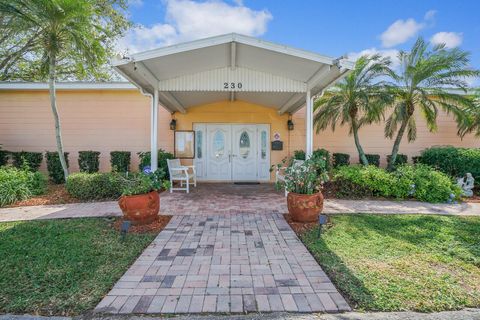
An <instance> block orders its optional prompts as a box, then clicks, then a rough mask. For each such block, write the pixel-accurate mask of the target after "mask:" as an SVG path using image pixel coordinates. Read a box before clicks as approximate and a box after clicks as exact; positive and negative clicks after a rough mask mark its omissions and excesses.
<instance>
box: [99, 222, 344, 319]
mask: <svg viewBox="0 0 480 320" xmlns="http://www.w3.org/2000/svg"><path fill="white" fill-rule="evenodd" d="M349 309H350V308H349V306H348V304H347V303H346V302H345V300H344V299H343V297H342V296H341V295H340V294H339V293H338V291H337V290H336V289H335V287H334V285H333V284H332V283H331V282H330V280H329V278H328V277H327V276H326V275H325V273H324V272H323V271H322V269H321V268H320V266H319V265H318V264H317V262H316V261H315V259H314V258H313V257H312V256H311V255H310V253H309V252H308V251H307V249H306V248H305V246H304V245H303V244H302V243H301V242H300V240H299V239H298V238H297V236H296V235H295V233H294V232H293V231H292V229H291V228H290V226H289V225H288V224H287V223H286V222H285V220H284V219H283V217H282V216H281V215H280V214H271V215H265V214H242V215H226V214H220V215H215V216H206V215H197V216H174V217H173V218H172V220H171V221H170V223H169V224H168V226H167V227H166V228H165V229H164V230H163V231H162V232H161V233H160V234H159V235H158V236H157V238H156V239H155V240H154V241H153V243H152V244H151V245H150V246H149V247H148V248H147V249H146V250H145V251H144V252H143V253H142V255H141V256H140V257H139V258H138V260H137V261H136V262H135V263H134V264H133V265H132V266H131V267H130V269H129V270H128V271H127V272H126V273H125V275H124V276H123V277H122V278H121V279H120V281H119V282H117V284H116V285H115V287H114V288H113V289H112V290H111V291H110V293H108V295H107V296H106V297H105V298H104V299H103V300H102V301H101V302H100V304H99V305H98V306H97V308H96V309H95V310H96V311H97V312H105V313H201V312H232V313H241V312H254V311H261V312H269V311H292V312H311V311H327V312H338V311H346V310H349Z"/></svg>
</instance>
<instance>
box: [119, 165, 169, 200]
mask: <svg viewBox="0 0 480 320" xmlns="http://www.w3.org/2000/svg"><path fill="white" fill-rule="evenodd" d="M165 177H166V174H165V171H164V170H163V169H158V170H157V171H155V172H150V173H148V174H147V173H143V172H140V173H139V174H136V175H132V176H131V177H130V178H129V179H128V180H125V183H124V186H123V189H122V195H125V196H132V195H138V194H146V193H149V192H151V191H158V190H161V189H162V188H163V189H168V188H169V187H170V181H168V180H165Z"/></svg>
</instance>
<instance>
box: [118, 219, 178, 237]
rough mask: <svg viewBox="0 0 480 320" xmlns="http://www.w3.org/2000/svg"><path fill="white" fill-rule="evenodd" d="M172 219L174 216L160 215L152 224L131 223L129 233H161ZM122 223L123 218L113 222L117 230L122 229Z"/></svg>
mask: <svg viewBox="0 0 480 320" xmlns="http://www.w3.org/2000/svg"><path fill="white" fill-rule="evenodd" d="M170 219H172V216H168V215H159V216H158V219H157V220H155V221H154V222H152V223H150V224H146V225H141V226H134V225H131V226H130V228H129V229H128V233H159V232H160V231H162V230H163V229H164V228H165V226H166V225H167V224H168V222H170ZM122 223H123V218H119V219H117V220H116V221H115V222H114V223H113V227H114V228H115V230H118V231H120V227H121V226H122Z"/></svg>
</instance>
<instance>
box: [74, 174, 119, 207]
mask: <svg viewBox="0 0 480 320" xmlns="http://www.w3.org/2000/svg"><path fill="white" fill-rule="evenodd" d="M124 180H125V178H123V177H122V176H121V175H120V174H118V173H110V172H104V173H100V172H96V173H86V172H80V173H73V174H71V175H69V176H68V178H67V183H66V189H67V192H68V193H69V194H70V195H72V196H73V197H75V198H77V199H80V200H104V199H116V198H118V197H119V196H120V195H121V194H122V188H123V184H124V182H123V181H124Z"/></svg>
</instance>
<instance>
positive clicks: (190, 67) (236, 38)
mask: <svg viewBox="0 0 480 320" xmlns="http://www.w3.org/2000/svg"><path fill="white" fill-rule="evenodd" d="M113 65H114V68H115V69H116V70H117V71H118V72H119V73H121V74H122V75H123V76H124V77H126V78H127V79H128V80H129V81H130V82H132V83H133V84H134V85H136V86H137V87H138V88H139V89H141V90H142V91H143V92H144V93H149V94H152V93H153V92H154V90H159V92H160V94H159V102H160V104H161V105H162V106H163V107H165V108H166V109H168V110H169V111H172V112H174V111H180V112H185V111H186V110H187V109H188V108H189V107H191V106H195V105H199V104H203V103H209V102H215V101H222V100H234V99H238V100H244V101H248V102H251V103H256V104H261V105H265V106H269V107H272V108H276V109H278V110H279V112H280V113H283V112H291V113H293V112H295V111H296V110H298V109H299V108H300V107H302V106H303V105H304V104H305V93H306V92H307V91H308V90H310V91H311V94H312V95H315V94H317V93H319V92H321V91H322V90H323V89H325V88H326V87H328V86H329V85H331V84H332V83H334V82H335V81H337V80H338V79H340V78H341V77H343V76H344V75H345V74H346V73H347V72H348V71H349V70H350V69H352V67H353V63H352V62H350V61H348V60H345V59H343V58H338V59H334V58H331V57H327V56H323V55H319V54H316V53H312V52H308V51H304V50H298V49H294V48H291V47H287V46H283V45H277V44H273V43H270V42H266V41H263V40H259V39H256V38H252V37H247V36H243V35H239V34H226V35H222V36H217V37H212V38H207V39H202V40H197V41H192V42H187V43H183V44H178V45H174V46H169V47H164V48H159V49H155V50H150V51H145V52H140V53H136V54H133V55H131V56H129V57H123V58H121V59H118V60H116V61H114V63H113ZM225 83H227V84H228V86H227V88H225ZM232 83H233V86H235V87H232ZM239 84H240V85H239Z"/></svg>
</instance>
